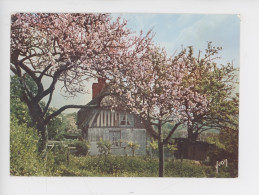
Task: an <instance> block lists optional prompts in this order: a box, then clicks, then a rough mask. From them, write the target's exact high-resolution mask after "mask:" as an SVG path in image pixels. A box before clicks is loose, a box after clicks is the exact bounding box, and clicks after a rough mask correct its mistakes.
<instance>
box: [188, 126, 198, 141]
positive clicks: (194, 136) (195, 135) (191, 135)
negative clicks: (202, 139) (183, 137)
mask: <svg viewBox="0 0 259 195" xmlns="http://www.w3.org/2000/svg"><path fill="white" fill-rule="evenodd" d="M198 135H199V134H198V133H195V132H193V129H192V128H188V140H189V141H190V142H193V141H196V140H197V139H198Z"/></svg>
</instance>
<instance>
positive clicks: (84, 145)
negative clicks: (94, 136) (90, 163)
mask: <svg viewBox="0 0 259 195" xmlns="http://www.w3.org/2000/svg"><path fill="white" fill-rule="evenodd" d="M72 145H74V146H75V147H76V153H75V155H77V156H86V155H87V154H88V152H89V149H90V143H89V142H86V141H75V142H74V143H73V144H72Z"/></svg>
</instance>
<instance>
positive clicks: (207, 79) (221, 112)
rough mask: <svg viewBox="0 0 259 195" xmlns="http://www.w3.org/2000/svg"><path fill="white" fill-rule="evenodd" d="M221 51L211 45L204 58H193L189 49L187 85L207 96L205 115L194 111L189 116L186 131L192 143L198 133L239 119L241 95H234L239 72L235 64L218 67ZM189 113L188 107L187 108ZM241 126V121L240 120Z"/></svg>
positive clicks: (221, 126) (209, 44) (222, 127)
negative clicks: (239, 98) (239, 96)
mask: <svg viewBox="0 0 259 195" xmlns="http://www.w3.org/2000/svg"><path fill="white" fill-rule="evenodd" d="M221 49H222V48H220V47H213V46H212V44H211V42H209V43H208V48H207V49H206V52H205V55H204V56H203V57H201V52H199V56H198V58H195V57H194V56H193V51H192V47H189V51H188V57H187V59H186V64H187V66H188V67H189V71H190V73H189V74H188V75H187V77H186V78H185V83H184V85H185V86H193V90H194V91H196V92H198V93H199V94H202V95H204V96H206V100H207V103H208V104H207V109H206V111H205V112H203V113H200V112H196V111H194V112H192V114H191V115H188V123H187V131H188V139H189V140H190V141H195V140H197V138H198V136H199V134H201V133H202V132H204V131H207V130H210V129H217V130H221V129H224V128H226V127H228V126H229V125H232V124H233V120H232V118H233V117H234V118H238V110H239V102H238V100H237V99H238V94H235V91H236V89H235V88H236V87H237V85H238V81H237V78H236V75H237V74H238V69H237V68H234V67H233V65H232V64H227V65H218V64H216V62H215V59H217V58H218V57H217V54H218V52H219V51H220V50H221ZM185 109H186V112H188V109H189V108H188V106H185ZM237 123H238V121H237Z"/></svg>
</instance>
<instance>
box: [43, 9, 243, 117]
mask: <svg viewBox="0 0 259 195" xmlns="http://www.w3.org/2000/svg"><path fill="white" fill-rule="evenodd" d="M112 16H113V17H118V16H121V17H122V18H125V19H126V20H127V21H128V28H130V29H131V30H132V31H135V32H136V33H139V31H140V30H143V31H144V32H147V31H148V30H149V29H153V30H152V31H153V33H155V37H154V42H155V43H157V44H159V45H160V46H161V47H164V48H165V49H166V51H167V53H168V55H173V54H174V53H175V52H176V53H177V52H180V51H181V48H182V46H183V47H187V46H193V48H194V55H197V53H198V51H199V50H204V49H206V47H207V42H208V41H212V43H213V45H214V46H221V47H223V50H222V51H221V52H220V56H221V59H220V60H219V61H218V63H222V64H226V63H227V62H232V60H233V63H234V66H235V67H239V47H240V37H239V36H240V20H239V17H238V16H237V15H200V14H112ZM46 83H47V82H46ZM91 86H92V82H88V83H87V89H88V92H89V93H88V94H79V95H78V96H77V97H76V98H70V99H65V98H64V97H63V96H62V95H61V94H64V93H63V92H62V91H60V89H61V84H60V83H59V84H58V85H57V87H56V90H55V93H54V94H53V101H52V104H51V106H54V107H57V108H59V107H61V106H63V105H64V104H78V105H84V104H87V103H88V102H89V101H90V100H91V97H92V94H91ZM75 111H77V109H68V110H66V111H65V112H66V113H69V112H75Z"/></svg>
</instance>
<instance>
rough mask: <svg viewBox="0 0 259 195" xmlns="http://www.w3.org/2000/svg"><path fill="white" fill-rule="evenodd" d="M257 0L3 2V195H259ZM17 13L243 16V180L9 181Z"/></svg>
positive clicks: (0, 10) (0, 56) (0, 70)
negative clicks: (12, 25) (12, 32)
mask: <svg viewBox="0 0 259 195" xmlns="http://www.w3.org/2000/svg"><path fill="white" fill-rule="evenodd" d="M258 7H259V3H258V1H256V0H254V1H253V0H246V1H245V0H243V1H242V0H240V1H237V0H236V1H235V0H228V1H220V0H217V1H216V0H211V1H205V0H196V1H192V0H181V1H180V0H179V1H173V0H172V1H163V0H157V1H150V0H149V1H148V0H146V1H144V0H142V1H140V0H139V1H129V0H121V1H119V0H96V1H86V0H84V1H83V0H82V1H76V0H73V1H69V0H56V1H54V0H52V1H51V0H45V1H35V0H34V1H33V0H27V1H21V0H20V1H19V0H9V1H8V0H2V1H0V20H1V23H0V24H1V26H0V29H1V31H0V32H1V34H0V35H1V36H0V37H1V41H0V43H1V44H0V47H1V50H0V51H1V52H0V59H1V64H0V74H1V75H0V76H1V77H0V86H1V88H0V94H1V95H0V98H1V99H0V103H1V107H0V124H1V128H0V139H1V140H0V154H1V158H0V194H3V195H6V194H8V195H9V194H10V195H12V194H19V195H20V194H29V195H30V194H37V195H41V194H44V195H46V194H56V195H59V194H62V195H63V194H118V195H121V194H149V195H151V194H173V193H174V194H177V195H178V194H235V195H236V194H245V193H249V194H257V193H258V192H259V185H258V181H257V180H258V170H259V169H258V165H257V164H258V160H259V152H258V149H259V142H258V140H257V139H258V137H259V128H258V126H257V120H258V119H257V118H258V117H257V112H258V110H259V108H258V107H259V106H258V105H259V104H258V100H259V93H258V91H259V87H258V86H259V81H258V78H259V76H258V73H259V71H258V67H259V63H258V56H259V55H258V54H259V53H258V46H259V25H258V18H259V16H258ZM13 12H116V13H118V12H119V13H122V12H127V13H206V14H207V13H212V14H240V18H241V44H240V45H241V56H240V57H241V60H240V64H241V65H240V67H241V75H240V93H241V105H240V144H239V146H240V161H239V165H240V169H239V178H238V179H188V178H185V179H183V178H162V179H160V178H101V179H100V178H75V177H72V178H68V177H62V178H59V177H56V178H50V177H27V178H26V177H10V176H9V159H8V158H9V153H8V152H7V151H9V115H8V114H9V69H8V67H9V66H8V63H9V57H8V56H9V21H10V14H11V13H13Z"/></svg>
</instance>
